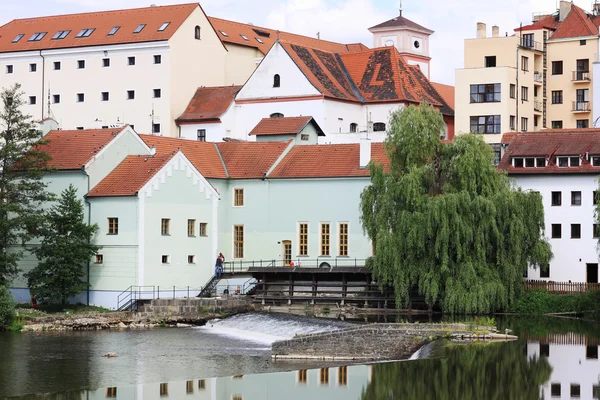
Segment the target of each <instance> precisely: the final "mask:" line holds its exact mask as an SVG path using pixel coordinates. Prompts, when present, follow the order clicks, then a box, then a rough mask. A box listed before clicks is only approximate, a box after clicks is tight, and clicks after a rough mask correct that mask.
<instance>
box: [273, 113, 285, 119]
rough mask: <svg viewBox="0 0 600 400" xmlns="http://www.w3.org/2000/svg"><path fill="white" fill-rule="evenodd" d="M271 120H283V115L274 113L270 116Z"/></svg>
mask: <svg viewBox="0 0 600 400" xmlns="http://www.w3.org/2000/svg"><path fill="white" fill-rule="evenodd" d="M270 117H271V118H283V114H282V113H273V114H271V115H270Z"/></svg>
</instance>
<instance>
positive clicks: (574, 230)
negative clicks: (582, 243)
mask: <svg viewBox="0 0 600 400" xmlns="http://www.w3.org/2000/svg"><path fill="white" fill-rule="evenodd" d="M571 239H581V224H571Z"/></svg>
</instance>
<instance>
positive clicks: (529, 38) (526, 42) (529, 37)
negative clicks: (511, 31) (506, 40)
mask: <svg viewBox="0 0 600 400" xmlns="http://www.w3.org/2000/svg"><path fill="white" fill-rule="evenodd" d="M534 44H535V42H534V41H533V33H527V34H525V35H523V36H522V37H521V46H523V47H529V48H533V47H534Z"/></svg>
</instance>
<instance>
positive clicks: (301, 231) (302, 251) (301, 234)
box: [298, 223, 308, 257]
mask: <svg viewBox="0 0 600 400" xmlns="http://www.w3.org/2000/svg"><path fill="white" fill-rule="evenodd" d="M298 255H299V256H303V257H304V256H308V224H307V223H302V224H299V225H298Z"/></svg>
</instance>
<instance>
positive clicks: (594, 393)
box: [592, 385, 600, 399]
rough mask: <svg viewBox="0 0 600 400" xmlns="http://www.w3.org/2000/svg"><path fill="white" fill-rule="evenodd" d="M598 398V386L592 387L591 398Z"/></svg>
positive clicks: (599, 387) (599, 389)
mask: <svg viewBox="0 0 600 400" xmlns="http://www.w3.org/2000/svg"><path fill="white" fill-rule="evenodd" d="M598 397H600V386H599V385H593V386H592V398H593V399H597V398H598Z"/></svg>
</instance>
